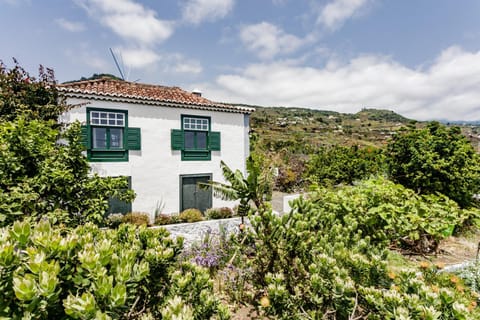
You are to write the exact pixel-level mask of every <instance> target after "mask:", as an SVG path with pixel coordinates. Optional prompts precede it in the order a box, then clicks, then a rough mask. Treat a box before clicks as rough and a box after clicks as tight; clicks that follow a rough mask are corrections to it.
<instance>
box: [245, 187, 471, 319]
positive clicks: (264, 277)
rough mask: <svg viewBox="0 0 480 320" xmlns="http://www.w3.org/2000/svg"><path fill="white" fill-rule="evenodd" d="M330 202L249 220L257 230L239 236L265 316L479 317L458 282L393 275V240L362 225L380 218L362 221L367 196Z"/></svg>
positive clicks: (301, 204) (299, 203) (429, 273)
mask: <svg viewBox="0 0 480 320" xmlns="http://www.w3.org/2000/svg"><path fill="white" fill-rule="evenodd" d="M330 198H331V197H330ZM330 198H325V197H323V198H320V199H319V200H318V201H315V200H314V201H311V200H310V201H306V200H303V199H298V200H295V201H294V203H293V205H292V208H293V209H292V211H291V212H290V213H288V214H285V215H282V216H276V215H274V214H272V212H271V210H266V211H263V210H260V212H259V214H258V215H255V216H251V217H250V221H251V224H252V230H250V229H247V230H246V232H245V234H244V235H241V237H244V240H242V242H241V243H243V245H242V246H241V247H240V250H241V251H242V254H243V256H242V258H240V259H238V261H240V262H243V263H244V265H243V269H244V270H252V272H253V275H252V278H251V279H252V283H251V287H250V288H251V289H250V290H254V291H255V292H254V294H253V296H254V297H255V300H254V301H255V302H256V304H258V305H260V308H261V309H262V310H264V312H265V313H266V314H267V315H271V316H273V318H275V319H306V318H308V319H322V318H324V319H354V318H355V319H367V318H368V319H420V318H422V319H440V318H441V319H479V317H480V313H479V310H478V309H475V297H474V295H472V294H471V293H470V292H469V291H468V289H467V288H465V287H464V286H463V285H462V284H461V283H459V282H458V281H457V279H453V280H448V279H445V276H444V275H438V274H437V273H436V272H434V270H430V269H428V270H425V269H422V272H423V273H421V274H420V275H418V273H417V272H416V270H406V271H400V272H396V273H395V272H392V271H390V270H389V269H388V268H387V265H386V258H387V255H388V250H387V246H388V241H382V238H381V237H380V238H379V239H376V238H375V234H373V233H372V232H371V230H370V227H371V226H370V225H368V226H367V227H365V225H364V224H366V223H367V224H368V223H369V220H372V221H373V220H375V219H379V220H381V219H382V218H380V217H378V216H377V217H376V218H375V216H374V215H368V216H367V217H365V218H364V217H363V216H362V215H363V212H364V211H363V208H364V206H365V205H362V201H367V200H368V199H365V198H358V197H352V198H353V199H355V201H352V200H349V199H348V198H346V197H344V198H343V200H341V201H340V200H338V201H331V199H330ZM377 200H378V199H377ZM355 204H356V205H359V206H361V207H360V209H357V207H356V206H355ZM385 204H386V205H387V204H388V200H385ZM340 212H342V214H340ZM364 230H365V231H368V230H370V231H369V232H364ZM252 286H253V287H252ZM247 288H248V286H247Z"/></svg>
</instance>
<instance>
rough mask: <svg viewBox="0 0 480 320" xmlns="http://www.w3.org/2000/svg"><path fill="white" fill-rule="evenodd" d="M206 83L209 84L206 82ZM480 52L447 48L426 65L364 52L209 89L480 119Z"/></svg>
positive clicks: (260, 99)
mask: <svg viewBox="0 0 480 320" xmlns="http://www.w3.org/2000/svg"><path fill="white" fill-rule="evenodd" d="M204 87H205V86H204ZM479 87H480V51H478V52H467V51H464V50H462V49H461V48H458V47H451V48H448V49H446V50H444V51H443V52H442V53H441V54H440V55H439V57H438V58H437V59H436V60H435V62H434V63H433V64H432V65H431V66H430V67H428V68H426V69H412V68H408V67H406V66H403V65H401V64H399V63H397V62H395V61H393V60H391V59H390V58H388V57H382V56H374V55H367V56H360V57H357V58H355V59H352V60H350V61H348V62H339V61H335V62H334V63H327V65H326V66H325V67H324V68H313V67H306V66H299V65H296V64H292V63H285V62H277V63H265V64H254V65H250V66H248V67H247V68H245V69H244V71H242V72H240V73H237V74H225V75H221V76H219V77H218V78H217V80H216V84H215V85H211V86H210V87H209V88H207V89H206V90H205V92H208V93H209V97H210V98H213V99H215V100H217V101H230V102H238V103H242V102H243V103H251V104H259V105H266V106H273V105H277V106H297V107H313V108H315V109H323V110H336V111H340V112H357V111H359V110H360V109H361V108H362V107H376V108H387V109H392V110H395V111H396V112H399V113H400V114H403V115H405V116H408V117H412V118H414V119H419V120H423V119H432V118H437V119H438V118H447V119H474V118H475V119H479V118H480V91H479V90H478V88H479Z"/></svg>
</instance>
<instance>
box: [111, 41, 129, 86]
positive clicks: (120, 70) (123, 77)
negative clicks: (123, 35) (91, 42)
mask: <svg viewBox="0 0 480 320" xmlns="http://www.w3.org/2000/svg"><path fill="white" fill-rule="evenodd" d="M109 49H110V53H111V54H112V57H113V61H115V65H116V66H117V69H118V72H120V76H121V77H122V80H125V76H124V75H123V72H122V68H120V65H119V64H118V61H117V57H115V54H114V53H113V50H112V48H109Z"/></svg>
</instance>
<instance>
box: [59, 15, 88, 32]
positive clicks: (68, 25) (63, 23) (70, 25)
mask: <svg viewBox="0 0 480 320" xmlns="http://www.w3.org/2000/svg"><path fill="white" fill-rule="evenodd" d="M55 22H56V23H57V24H58V25H59V26H60V27H62V28H63V29H65V30H67V31H70V32H80V31H84V30H85V26H84V25H83V23H81V22H75V21H69V20H67V19H64V18H59V19H56V20H55Z"/></svg>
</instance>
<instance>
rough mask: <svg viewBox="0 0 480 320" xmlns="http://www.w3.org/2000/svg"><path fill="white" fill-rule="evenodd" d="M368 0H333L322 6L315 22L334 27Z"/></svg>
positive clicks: (330, 27)
mask: <svg viewBox="0 0 480 320" xmlns="http://www.w3.org/2000/svg"><path fill="white" fill-rule="evenodd" d="M368 2H369V0H333V1H332V2H330V3H328V4H327V5H326V6H325V7H323V9H322V11H321V13H320V16H319V17H318V20H317V23H322V24H323V25H325V26H326V27H327V28H329V29H335V28H337V27H338V26H340V25H342V24H343V23H344V22H345V20H347V19H349V18H350V17H352V16H353V15H354V14H355V13H357V12H358V10H360V9H361V8H362V7H364V6H365V5H366V4H367V3H368Z"/></svg>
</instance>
